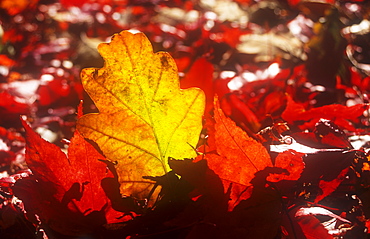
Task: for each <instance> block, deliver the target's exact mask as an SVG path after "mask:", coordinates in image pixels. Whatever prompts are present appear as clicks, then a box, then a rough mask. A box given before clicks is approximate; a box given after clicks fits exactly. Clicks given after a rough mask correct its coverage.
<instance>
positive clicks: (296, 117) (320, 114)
mask: <svg viewBox="0 0 370 239" xmlns="http://www.w3.org/2000/svg"><path fill="white" fill-rule="evenodd" d="M287 99H288V103H287V107H286V109H285V111H284V112H283V114H282V118H283V119H284V120H286V121H287V122H288V123H289V124H294V123H295V124H297V125H298V127H299V128H300V129H301V130H305V129H313V128H314V126H315V124H316V122H318V121H319V119H321V118H323V119H327V120H331V121H333V122H334V123H335V124H336V125H338V126H339V127H341V128H343V129H347V130H349V131H356V128H355V127H354V126H353V125H352V122H358V121H359V120H358V118H359V117H360V116H362V115H363V113H364V111H365V110H366V109H367V108H368V106H367V105H365V104H358V105H354V106H350V107H348V106H344V105H339V104H332V105H325V106H322V107H318V108H312V109H310V110H305V109H304V107H303V106H302V105H300V104H298V103H296V102H294V101H293V99H292V98H291V97H287Z"/></svg>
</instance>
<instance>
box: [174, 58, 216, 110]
mask: <svg viewBox="0 0 370 239" xmlns="http://www.w3.org/2000/svg"><path fill="white" fill-rule="evenodd" d="M213 71H214V69H213V65H212V64H211V63H210V62H208V61H207V60H206V59H205V58H199V59H198V60H196V61H195V62H194V63H193V65H192V66H191V68H190V70H189V71H188V72H187V73H186V75H185V77H184V78H183V79H181V81H180V87H181V89H187V88H190V87H198V88H200V89H202V90H203V91H204V93H205V95H206V111H205V112H208V111H209V110H210V109H212V107H213V87H212V85H213V82H212V81H213Z"/></svg>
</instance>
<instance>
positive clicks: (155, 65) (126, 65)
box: [77, 31, 205, 197]
mask: <svg viewBox="0 0 370 239" xmlns="http://www.w3.org/2000/svg"><path fill="white" fill-rule="evenodd" d="M98 50H99V52H100V54H101V55H102V57H103V58H104V60H105V65H104V67H103V68H100V69H94V68H89V69H85V70H84V71H83V72H82V82H83V85H84V88H85V89H86V91H87V92H88V94H89V95H90V96H91V98H92V99H93V100H94V102H95V104H96V106H97V107H98V109H99V111H100V113H98V114H88V115H85V116H83V117H82V118H80V119H79V121H78V125H77V127H78V130H79V131H80V132H81V133H82V134H83V135H84V136H85V137H87V138H89V139H91V140H93V141H95V142H96V143H97V144H98V145H99V147H100V148H101V150H102V151H103V153H104V154H105V156H106V157H107V159H108V160H110V161H112V162H117V165H116V169H117V173H118V176H119V181H120V183H121V193H122V194H124V195H134V196H137V197H145V196H147V194H148V192H149V190H150V189H151V185H152V184H153V183H152V182H150V181H148V180H144V179H143V178H142V176H160V175H163V174H165V173H166V172H168V171H169V166H168V162H167V159H168V157H173V158H192V157H194V156H195V151H194V149H193V148H194V147H195V146H196V144H197V142H198V138H199V133H200V130H201V128H202V114H203V111H204V104H205V103H204V101H205V97H204V93H203V92H202V91H201V90H199V89H196V88H190V89H186V90H180V87H179V80H178V73H177V68H176V65H175V62H174V61H173V59H172V58H171V57H170V55H169V54H167V53H164V52H158V53H153V50H152V46H151V44H150V42H149V40H148V39H147V38H146V37H145V35H144V34H142V33H138V34H133V33H130V32H128V31H123V32H121V33H120V34H116V35H115V36H114V37H113V38H112V42H111V43H108V44H101V45H99V48H98Z"/></svg>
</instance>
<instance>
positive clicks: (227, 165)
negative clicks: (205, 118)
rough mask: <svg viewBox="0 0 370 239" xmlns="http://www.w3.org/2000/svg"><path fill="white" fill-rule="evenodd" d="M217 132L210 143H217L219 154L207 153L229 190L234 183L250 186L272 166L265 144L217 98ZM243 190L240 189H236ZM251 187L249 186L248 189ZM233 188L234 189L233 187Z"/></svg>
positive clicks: (209, 163)
mask: <svg viewBox="0 0 370 239" xmlns="http://www.w3.org/2000/svg"><path fill="white" fill-rule="evenodd" d="M214 119H215V126H214V127H215V131H214V135H210V138H211V139H210V142H214V143H215V147H216V151H217V154H205V158H206V160H207V161H208V165H209V168H210V169H212V170H213V171H214V172H215V173H216V174H217V175H218V176H219V177H220V178H221V179H222V180H223V183H224V187H225V190H227V189H228V187H229V185H230V183H232V184H233V187H234V185H235V186H236V187H239V185H243V186H244V187H245V186H250V185H251V184H250V181H251V180H252V179H253V178H254V174H255V173H256V172H258V171H260V170H263V169H265V168H266V167H268V166H272V163H271V159H270V155H269V154H268V152H267V150H266V149H265V148H264V147H263V145H262V144H260V143H259V142H257V141H255V140H254V139H252V138H251V137H249V136H248V135H247V133H245V132H244V131H243V130H242V129H241V128H239V127H238V126H236V124H235V122H234V121H232V120H231V119H230V118H227V117H226V116H225V114H224V113H223V111H222V109H221V108H220V106H219V102H218V99H217V98H216V100H215V111H214ZM235 189H236V190H240V192H242V191H243V190H241V189H240V188H235ZM244 189H245V190H247V189H246V188H244ZM232 190H233V189H232ZM230 193H231V195H234V196H235V197H234V198H232V202H231V203H233V204H234V203H236V201H237V200H239V199H240V198H237V197H238V196H240V195H235V194H234V193H233V191H231V192H230Z"/></svg>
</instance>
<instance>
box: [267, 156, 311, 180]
mask: <svg viewBox="0 0 370 239" xmlns="http://www.w3.org/2000/svg"><path fill="white" fill-rule="evenodd" d="M303 156H304V154H303V153H299V152H296V151H294V150H291V149H289V150H287V151H284V152H282V153H279V155H278V156H277V157H276V159H275V167H279V168H283V169H286V170H287V171H288V172H289V175H285V174H278V175H274V177H272V175H271V176H269V177H267V180H268V181H270V182H278V181H281V180H298V179H299V178H300V177H301V173H302V172H303V169H304V166H305V164H304V162H303V159H302V157H303ZM275 177H277V178H275Z"/></svg>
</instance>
